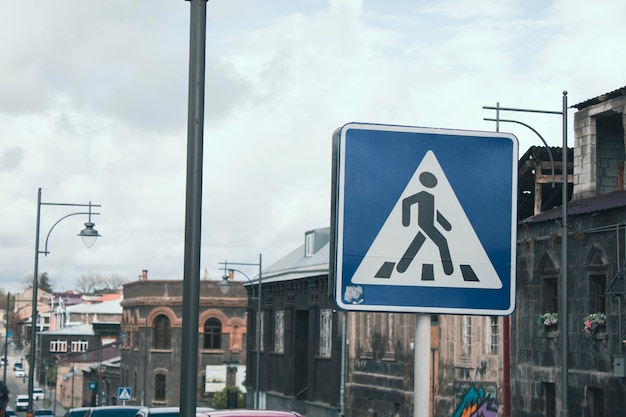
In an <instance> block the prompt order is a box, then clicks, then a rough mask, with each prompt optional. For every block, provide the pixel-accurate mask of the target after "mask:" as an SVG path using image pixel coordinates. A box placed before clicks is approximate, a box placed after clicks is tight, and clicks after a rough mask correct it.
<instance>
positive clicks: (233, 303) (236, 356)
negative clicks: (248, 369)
mask: <svg viewBox="0 0 626 417" xmlns="http://www.w3.org/2000/svg"><path fill="white" fill-rule="evenodd" d="M217 284H218V283H217V282H216V281H206V280H203V281H200V317H199V322H198V333H199V337H198V381H197V382H198V384H197V393H198V397H197V401H198V405H203V404H204V405H208V402H210V395H211V394H212V392H214V391H215V390H218V389H220V388H223V387H225V381H226V377H227V372H228V371H227V368H228V366H227V364H232V363H241V364H243V363H246V350H245V343H246V333H247V326H246V306H247V298H246V291H245V289H244V288H243V285H242V283H241V282H234V283H233V285H232V288H231V289H230V290H229V292H228V293H227V294H223V293H222V292H221V291H220V288H219V287H218V285H217ZM182 306H183V281H182V280H170V281H164V280H149V279H148V278H147V274H144V276H143V277H142V279H140V280H139V281H135V282H131V283H127V284H125V285H124V300H123V301H122V307H123V314H122V323H121V325H122V331H123V342H122V347H121V351H122V355H121V357H122V359H121V365H120V383H121V384H122V385H121V386H123V387H129V388H131V396H132V399H131V401H130V402H129V403H130V404H139V405H146V406H150V407H157V406H179V405H180V404H179V398H180V393H179V387H180V367H181V339H182ZM239 371H240V372H245V371H244V369H240V370H239ZM207 372H209V374H210V375H207ZM209 379H211V380H210V381H209ZM211 387H213V388H211Z"/></svg>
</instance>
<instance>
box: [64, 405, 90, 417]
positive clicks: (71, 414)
mask: <svg viewBox="0 0 626 417" xmlns="http://www.w3.org/2000/svg"><path fill="white" fill-rule="evenodd" d="M89 410H91V407H76V408H70V409H69V410H67V412H66V413H65V416H64V417H85V416H86V415H87V413H88V412H89Z"/></svg>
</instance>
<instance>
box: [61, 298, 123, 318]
mask: <svg viewBox="0 0 626 417" xmlns="http://www.w3.org/2000/svg"><path fill="white" fill-rule="evenodd" d="M121 302H122V299H121V298H120V299H119V300H114V301H105V302H103V303H95V304H76V305H73V306H69V307H67V312H68V313H74V314H122V312H123V309H122V305H121V304H120V303H121Z"/></svg>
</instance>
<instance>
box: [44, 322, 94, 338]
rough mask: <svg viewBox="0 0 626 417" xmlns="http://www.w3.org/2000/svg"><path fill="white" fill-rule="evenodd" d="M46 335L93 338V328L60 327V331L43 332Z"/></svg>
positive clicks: (87, 325)
mask: <svg viewBox="0 0 626 417" xmlns="http://www.w3.org/2000/svg"><path fill="white" fill-rule="evenodd" d="M43 334H46V335H64V336H93V335H94V332H93V328H92V327H91V324H79V325H77V326H68V327H61V328H60V329H55V330H47V331H45V332H43Z"/></svg>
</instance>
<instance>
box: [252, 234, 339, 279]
mask: <svg viewBox="0 0 626 417" xmlns="http://www.w3.org/2000/svg"><path fill="white" fill-rule="evenodd" d="M329 231H330V228H329V227H325V228H321V229H314V230H311V231H309V232H307V233H311V232H313V233H316V238H318V236H319V238H321V239H324V241H323V242H322V244H321V245H320V246H319V249H318V250H317V251H316V252H315V253H314V254H313V255H312V256H305V251H304V250H305V245H304V244H302V245H300V246H298V247H297V248H296V249H294V250H293V251H291V252H290V253H289V254H287V255H286V256H284V257H283V258H281V259H280V260H279V261H278V262H276V263H274V264H272V265H271V266H269V267H268V268H266V269H265V270H263V279H262V282H272V281H285V280H292V279H298V278H306V277H310V276H315V275H322V274H328V262H329V259H330V239H329V233H328V232H329ZM317 232H319V233H317ZM258 278H259V277H258V276H256V277H255V279H254V280H253V281H254V282H256V281H258Z"/></svg>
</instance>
